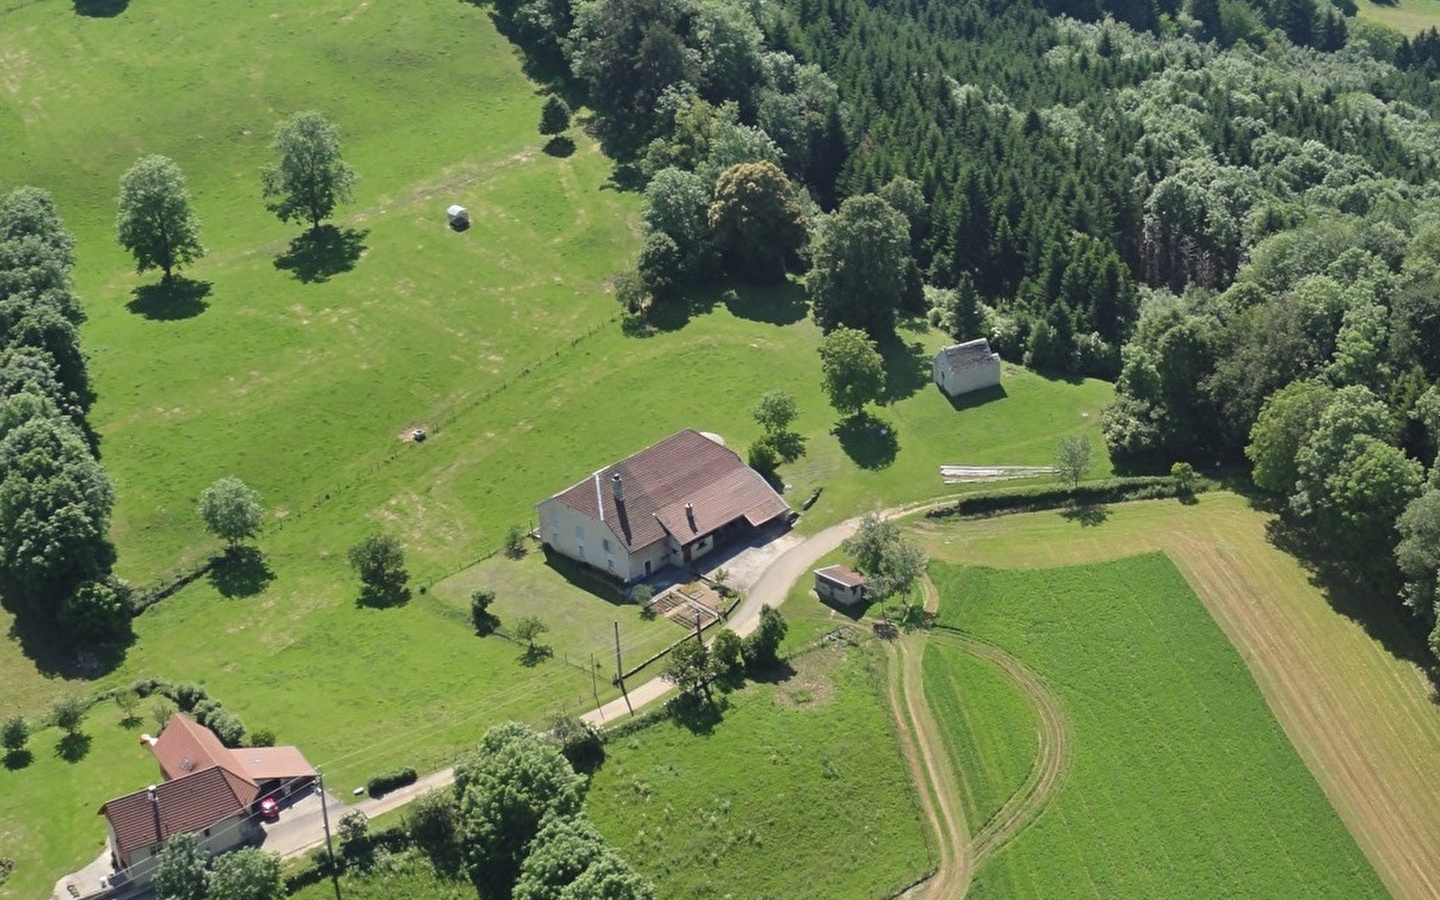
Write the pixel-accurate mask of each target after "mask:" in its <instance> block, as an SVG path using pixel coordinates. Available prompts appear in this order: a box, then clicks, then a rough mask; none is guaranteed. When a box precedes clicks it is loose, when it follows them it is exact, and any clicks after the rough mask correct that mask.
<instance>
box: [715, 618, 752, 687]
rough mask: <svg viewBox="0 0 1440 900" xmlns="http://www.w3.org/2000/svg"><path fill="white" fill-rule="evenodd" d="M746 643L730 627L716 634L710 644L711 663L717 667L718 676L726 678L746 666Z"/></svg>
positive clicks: (737, 673) (736, 673)
mask: <svg viewBox="0 0 1440 900" xmlns="http://www.w3.org/2000/svg"><path fill="white" fill-rule="evenodd" d="M744 645H745V641H744V639H743V638H742V637H740V635H738V634H736V633H735V632H733V631H731V630H730V629H729V628H723V629H721V630H720V633H719V634H717V635H715V640H714V642H713V643H712V644H711V645H710V664H711V665H712V666H714V667H715V674H716V676H717V677H719V678H720V679H722V680H725V679H731V678H734V677H735V676H736V675H739V674H740V671H741V669H742V668H744V666H745V658H744Z"/></svg>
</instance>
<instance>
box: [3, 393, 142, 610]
mask: <svg viewBox="0 0 1440 900" xmlns="http://www.w3.org/2000/svg"><path fill="white" fill-rule="evenodd" d="M113 504H114V491H113V489H112V488H111V486H110V480H109V479H108V478H107V477H106V476H105V472H104V470H103V469H101V468H100V464H99V463H98V462H96V461H95V458H94V457H93V456H92V455H91V454H90V448H89V445H88V444H86V442H85V439H84V437H83V436H82V435H81V434H80V432H79V431H78V430H77V429H76V428H75V426H74V425H73V424H72V423H71V422H70V421H69V420H68V419H64V418H59V417H54V418H32V419H29V420H27V421H25V422H24V423H23V424H20V425H18V426H16V427H14V428H13V429H11V431H10V432H9V433H8V434H6V435H5V437H4V438H3V439H0V570H3V572H4V573H5V574H6V576H7V577H8V579H9V580H10V581H11V583H12V584H14V585H16V586H18V587H20V588H21V589H22V590H23V591H25V592H26V593H27V594H28V595H29V596H30V597H31V598H32V599H34V600H41V599H43V598H45V597H49V598H51V599H52V600H55V599H59V598H63V597H64V596H66V595H67V594H68V593H69V591H70V590H71V589H73V587H74V586H75V585H77V584H78V583H79V582H81V581H83V580H85V579H87V578H94V577H97V576H100V575H103V574H104V573H106V572H108V571H109V567H110V563H111V561H112V560H113V557H114V551H113V549H112V548H111V546H110V544H109V541H108V539H107V532H108V530H109V523H110V509H111V506H112V505H113Z"/></svg>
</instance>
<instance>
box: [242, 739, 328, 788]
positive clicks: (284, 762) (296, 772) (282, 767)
mask: <svg viewBox="0 0 1440 900" xmlns="http://www.w3.org/2000/svg"><path fill="white" fill-rule="evenodd" d="M228 752H229V753H230V755H231V756H232V757H233V758H234V760H235V765H236V766H237V767H239V769H240V770H241V771H243V772H244V773H245V775H246V776H247V777H248V778H250V780H252V781H257V782H258V781H269V780H271V779H273V778H304V777H307V776H313V775H314V774H315V767H314V766H312V765H310V763H309V762H307V761H306V759H305V757H304V756H303V755H301V753H300V751H299V750H297V749H295V748H294V747H246V748H244V749H241V750H230V751H228Z"/></svg>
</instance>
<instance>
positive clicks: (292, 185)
mask: <svg viewBox="0 0 1440 900" xmlns="http://www.w3.org/2000/svg"><path fill="white" fill-rule="evenodd" d="M271 148H272V149H273V150H274V151H275V153H276V154H277V155H278V156H279V157H280V159H279V161H278V162H275V163H271V164H270V165H268V166H266V167H265V168H264V170H263V171H262V172H261V184H262V186H263V188H264V192H265V196H266V197H267V198H273V199H272V200H271V202H270V203H269V205H268V209H269V210H270V211H271V212H273V213H275V215H277V216H279V217H280V221H282V222H309V223H310V229H311V231H313V232H318V231H319V230H320V223H321V222H322V221H324V220H325V219H328V218H329V217H330V216H331V214H332V213H334V212H335V206H336V205H337V204H339V203H345V202H348V201H349V200H350V199H351V192H352V189H353V187H354V185H355V170H354V169H351V168H350V166H349V165H348V164H346V162H345V160H343V159H341V158H340V134H339V132H338V131H336V129H335V126H334V125H332V124H330V122H329V121H328V120H327V119H326V118H325V117H324V116H322V115H321V114H320V113H318V112H302V113H295V114H294V115H292V116H290V117H289V118H286V119H283V120H282V121H281V122H280V124H278V125H276V126H275V136H274V140H273V141H272V143H271Z"/></svg>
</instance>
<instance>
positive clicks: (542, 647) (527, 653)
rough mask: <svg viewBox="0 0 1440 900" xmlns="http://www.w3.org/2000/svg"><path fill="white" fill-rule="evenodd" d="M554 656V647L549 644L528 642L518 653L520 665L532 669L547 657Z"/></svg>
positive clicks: (551, 657)
mask: <svg viewBox="0 0 1440 900" xmlns="http://www.w3.org/2000/svg"><path fill="white" fill-rule="evenodd" d="M554 657H555V648H554V647H551V646H550V645H549V644H528V645H526V647H525V650H524V651H523V652H522V653H521V654H520V665H522V666H524V667H525V668H527V669H533V668H535V667H536V666H538V665H540V664H541V663H542V662H544V661H545V660H547V659H553V658H554Z"/></svg>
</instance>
